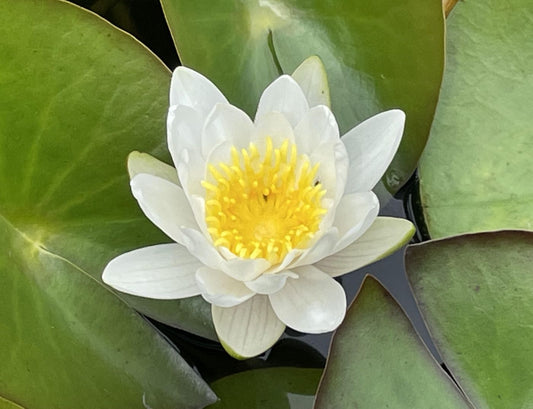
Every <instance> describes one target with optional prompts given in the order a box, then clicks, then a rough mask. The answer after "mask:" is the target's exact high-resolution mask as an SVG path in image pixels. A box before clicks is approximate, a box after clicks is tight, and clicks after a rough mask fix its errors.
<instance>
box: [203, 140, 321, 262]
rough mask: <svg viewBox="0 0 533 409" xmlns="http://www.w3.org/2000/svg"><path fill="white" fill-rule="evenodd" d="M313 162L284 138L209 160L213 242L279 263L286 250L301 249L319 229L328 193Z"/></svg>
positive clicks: (208, 195)
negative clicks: (214, 162) (224, 158)
mask: <svg viewBox="0 0 533 409" xmlns="http://www.w3.org/2000/svg"><path fill="white" fill-rule="evenodd" d="M318 167H319V163H317V164H315V165H313V166H312V164H311V162H310V161H309V158H308V157H307V156H306V155H298V151H297V148H296V145H295V144H293V143H290V141H289V140H288V139H286V140H284V141H283V143H282V144H281V146H279V147H276V148H274V147H273V144H272V139H271V138H270V137H268V138H266V140H265V149H264V155H261V154H260V153H259V151H258V149H257V147H256V145H254V144H253V143H250V145H249V147H248V149H242V150H241V151H240V152H239V151H238V150H237V149H236V148H235V147H233V148H232V150H231V161H230V162H229V163H219V164H218V166H214V165H212V164H210V165H209V172H210V174H211V176H212V178H209V181H202V186H203V187H204V188H205V190H206V218H205V220H206V223H207V230H208V232H209V234H210V235H211V237H212V239H213V241H214V244H215V246H224V247H227V248H228V249H229V250H230V251H231V252H232V253H233V254H235V255H236V256H239V257H242V258H251V259H255V258H265V259H267V260H268V261H269V262H270V263H271V264H277V263H280V262H281V261H282V260H283V258H284V257H285V256H286V255H287V253H288V252H289V251H291V250H292V249H295V248H305V246H306V245H307V244H308V243H309V241H310V240H311V239H312V238H313V236H314V235H315V233H316V232H317V231H318V228H319V225H320V221H321V220H322V216H323V215H324V214H325V213H326V209H325V208H323V207H322V206H321V199H322V197H323V196H324V194H325V193H326V190H325V189H323V188H322V184H321V183H320V182H319V181H318V180H315V177H316V173H317V171H318Z"/></svg>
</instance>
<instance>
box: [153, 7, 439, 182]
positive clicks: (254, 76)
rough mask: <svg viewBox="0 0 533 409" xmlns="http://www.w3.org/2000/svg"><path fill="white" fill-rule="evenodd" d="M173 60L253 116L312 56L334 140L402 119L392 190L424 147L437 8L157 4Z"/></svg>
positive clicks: (433, 90) (435, 66)
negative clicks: (395, 114)
mask: <svg viewBox="0 0 533 409" xmlns="http://www.w3.org/2000/svg"><path fill="white" fill-rule="evenodd" d="M161 3H162V5H163V9H164V12H165V15H166V18H167V21H168V23H169V26H170V29H171V32H172V34H173V37H174V40H175V43H176V47H177V49H178V53H179V55H180V58H181V61H182V62H183V63H184V64H185V65H187V66H190V67H191V68H194V69H196V70H198V71H200V72H202V73H203V74H205V75H207V76H208V77H209V78H211V79H212V80H213V81H214V82H215V84H217V86H219V87H220V89H221V90H222V91H223V92H224V94H225V95H226V96H228V98H229V100H230V101H232V103H234V104H235V105H237V106H239V107H241V108H243V109H244V110H245V111H246V112H248V114H250V115H252V116H253V115H255V110H256V107H257V102H258V100H259V96H260V94H261V92H262V90H263V89H264V88H265V87H266V86H267V85H268V84H269V83H270V82H271V81H272V80H273V79H274V78H275V77H276V76H277V75H279V72H280V70H281V71H283V72H285V73H292V72H293V70H294V69H295V68H296V67H297V66H298V65H299V64H300V63H301V62H302V61H303V60H305V59H306V58H307V57H309V56H311V55H318V56H319V57H320V58H321V59H322V61H323V62H324V64H325V66H326V71H327V74H328V78H329V80H330V89H331V102H332V109H333V112H334V113H335V115H336V117H337V120H338V121H339V125H340V128H341V131H342V132H343V133H344V132H346V131H348V130H349V129H350V128H352V127H353V126H355V125H356V124H357V123H359V122H360V121H362V120H363V119H366V118H368V117H370V116H371V115H373V114H376V113H377V112H380V111H383V110H386V109H389V108H402V109H403V110H404V111H406V113H407V124H406V131H405V136H404V140H403V141H402V144H401V146H400V150H399V153H398V154H397V155H396V157H395V159H394V161H393V163H392V164H391V166H390V167H389V170H388V172H387V173H386V175H385V177H384V179H383V180H384V182H385V184H386V185H387V187H388V188H389V189H390V190H392V191H396V190H398V189H399V188H400V187H401V186H402V184H403V183H404V182H405V181H406V180H407V178H408V177H409V176H410V175H411V173H412V172H413V170H414V169H415V166H416V164H417V161H418V158H419V156H420V154H421V153H422V150H423V148H424V145H425V143H426V139H427V136H428V134H429V129H430V126H431V121H432V119H433V114H434V111H435V106H436V103H437V98H438V93H439V86H440V83H441V79H442V70H443V62H444V21H443V20H444V18H443V12H442V5H441V3H440V2H438V1H433V2H427V1H421V0H406V1H402V2H398V1H394V0H378V1H371V2H369V1H357V2H353V1H351V2H346V1H343V0H327V1H323V0H313V1H308V0H292V1H287V0H276V1H259V2H257V1H240V0H225V1H218V2H213V1H210V0H199V1H194V2H191V1H188V0H161Z"/></svg>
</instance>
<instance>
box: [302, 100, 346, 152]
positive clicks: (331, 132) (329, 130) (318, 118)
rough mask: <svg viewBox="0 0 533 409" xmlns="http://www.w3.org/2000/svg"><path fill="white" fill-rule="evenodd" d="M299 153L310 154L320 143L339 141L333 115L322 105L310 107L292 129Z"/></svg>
mask: <svg viewBox="0 0 533 409" xmlns="http://www.w3.org/2000/svg"><path fill="white" fill-rule="evenodd" d="M294 138H295V140H296V144H297V145H298V150H299V151H300V153H306V154H308V155H310V154H311V153H313V152H314V151H315V150H317V149H318V147H319V146H320V145H322V144H331V145H333V144H335V143H337V142H339V127H338V125H337V121H336V119H335V116H334V115H333V113H332V112H331V111H330V109H329V108H328V107H326V106H324V105H319V106H316V107H314V108H311V109H310V110H309V111H308V112H306V113H305V114H304V116H303V118H302V120H301V121H300V122H299V123H298V125H297V126H296V128H295V129H294Z"/></svg>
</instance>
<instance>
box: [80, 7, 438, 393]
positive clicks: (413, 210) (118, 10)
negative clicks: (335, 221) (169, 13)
mask: <svg viewBox="0 0 533 409" xmlns="http://www.w3.org/2000/svg"><path fill="white" fill-rule="evenodd" d="M73 2H74V3H77V4H79V5H81V6H83V7H86V8H89V9H92V10H93V11H94V12H96V13H98V14H100V15H102V16H103V17H104V18H105V19H107V20H109V21H111V22H112V23H113V24H115V25H117V26H119V27H120V28H122V29H124V30H125V31H128V32H130V33H131V34H132V35H134V36H135V37H136V38H138V39H139V40H140V41H141V42H143V43H144V44H145V45H146V46H148V47H149V48H150V49H151V50H152V51H153V52H154V53H155V54H156V55H158V56H159V57H160V58H161V59H162V60H163V62H164V63H165V64H166V65H167V66H168V67H169V68H170V69H173V68H175V67H176V66H177V65H178V64H179V59H178V56H177V54H176V51H175V48H174V45H173V42H172V38H171V36H170V32H169V30H168V27H167V25H166V22H165V19H164V16H163V13H162V10H161V6H160V3H159V0H74V1H73ZM378 190H379V191H380V192H381V193H379V192H378V195H379V196H380V200H381V203H382V205H383V206H382V209H381V211H380V215H382V216H393V217H402V218H408V219H410V220H411V221H412V222H414V223H415V225H416V226H417V233H416V235H415V237H414V239H413V241H414V242H419V241H423V240H426V239H428V234H427V230H426V228H425V226H424V223H423V220H422V213H421V209H420V203H419V200H418V184H417V179H416V175H415V176H413V178H411V180H410V181H409V182H408V183H407V184H406V186H405V187H404V188H403V189H402V190H401V191H400V192H399V193H398V194H397V195H396V196H395V197H390V195H389V197H387V193H386V192H385V191H384V189H383V188H380V189H378ZM403 263H404V261H403V249H402V250H401V251H398V252H396V253H395V254H393V255H391V256H389V257H387V258H386V259H384V260H381V261H379V262H377V263H374V264H372V265H371V266H368V267H364V268H362V269H360V270H357V271H355V272H352V273H350V274H346V275H344V276H342V277H339V282H341V284H342V286H343V287H344V289H345V291H346V295H347V299H348V303H350V302H351V301H352V300H353V298H354V297H355V295H356V293H357V291H358V289H359V287H360V285H361V283H362V280H363V279H364V277H365V275H366V274H372V275H373V276H375V277H376V278H378V279H379V281H380V282H381V283H382V284H383V285H384V286H385V287H386V288H387V289H388V291H389V292H390V293H391V294H392V295H393V296H394V297H395V298H396V300H397V301H398V302H399V303H400V305H401V306H402V308H403V309H404V311H405V312H406V313H407V315H408V316H409V318H410V319H411V322H412V323H413V325H414V327H415V328H416V330H417V331H418V333H419V334H420V336H421V337H422V339H423V340H424V341H425V342H426V344H427V345H428V347H429V349H430V351H431V352H432V353H433V354H434V355H435V356H437V352H436V350H435V348H434V346H433V344H432V343H431V341H430V338H429V335H428V332H427V329H426V327H425V325H424V323H423V320H422V318H421V316H420V313H419V311H418V308H417V306H416V302H415V300H414V298H413V295H412V293H411V290H410V287H409V284H408V282H407V279H406V276H405V269H404V264H403ZM154 325H156V326H157V327H158V328H159V329H160V330H161V332H162V333H163V334H165V335H166V336H167V337H168V339H169V340H170V341H171V342H173V343H174V344H175V345H176V347H177V348H178V349H179V350H180V352H181V354H182V356H183V357H184V358H185V359H186V360H187V361H188V362H189V363H190V364H191V366H193V367H195V368H196V369H197V370H198V371H199V372H200V374H201V375H202V376H203V377H204V379H206V381H208V382H212V381H214V380H216V379H219V378H221V377H223V376H226V375H230V374H233V373H237V372H241V371H244V370H247V369H253V368H264V367H275V366H294V367H307V368H313V367H316V368H321V367H323V366H324V364H325V357H326V356H327V353H328V348H329V344H330V341H331V336H332V334H331V333H327V334H321V335H306V334H300V333H298V332H296V331H292V330H290V329H289V330H287V331H286V332H285V334H284V336H283V338H282V340H281V341H279V342H278V343H277V344H276V345H275V346H274V347H273V348H272V349H271V350H270V351H267V352H266V353H265V354H263V355H262V356H260V357H257V358H253V359H249V360H246V361H237V360H235V359H233V358H231V357H230V356H228V355H227V353H226V352H225V351H224V350H223V349H222V347H221V346H220V345H219V344H218V343H215V342H212V341H209V340H205V339H202V338H200V337H197V336H194V335H191V334H188V333H186V332H184V331H180V330H177V329H174V328H171V327H167V326H165V325H163V324H159V323H154Z"/></svg>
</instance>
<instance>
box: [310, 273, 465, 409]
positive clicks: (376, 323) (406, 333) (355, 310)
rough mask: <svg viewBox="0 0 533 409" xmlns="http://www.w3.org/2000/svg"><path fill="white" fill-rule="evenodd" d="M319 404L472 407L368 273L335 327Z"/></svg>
mask: <svg viewBox="0 0 533 409" xmlns="http://www.w3.org/2000/svg"><path fill="white" fill-rule="evenodd" d="M315 408H316V409H326V408H328V409H329V408H331V409H333V408H335V409H337V408H357V409H367V408H368V409H375V408H394V409H427V408H434V409H436V408H442V409H444V408H446V409H448V408H449V409H451V408H454V409H458V408H461V409H468V408H471V406H470V404H469V403H468V402H467V401H466V399H465V398H464V396H463V395H462V394H461V392H460V391H459V390H458V389H457V387H456V386H455V384H454V383H453V381H452V380H451V379H450V378H449V377H448V375H447V374H446V373H445V372H444V371H443V370H442V368H441V367H440V366H439V364H438V363H437V361H435V359H434V358H433V356H432V355H431V354H430V352H429V351H428V350H427V348H426V347H425V345H424V344H423V342H422V340H421V339H420V338H419V337H418V335H417V334H416V332H415V330H414V328H413V326H412V325H411V323H410V322H409V320H408V319H407V317H406V316H405V314H404V313H403V311H402V310H401V309H400V307H399V305H398V304H397V303H396V301H394V299H393V298H392V297H391V296H390V294H389V293H387V291H386V290H385V289H384V288H383V287H382V286H381V285H380V284H379V283H378V282H377V281H376V280H375V279H373V278H371V277H366V279H365V281H364V283H363V286H362V289H361V290H360V293H359V295H358V296H357V298H356V299H355V301H354V302H353V304H352V305H351V306H350V309H349V311H348V313H347V316H346V318H345V320H344V322H343V323H342V324H341V326H340V327H339V328H338V329H337V331H336V332H335V335H334V338H333V341H332V345H331V349H330V354H329V357H328V362H327V364H326V370H325V372H324V377H323V379H322V382H321V384H320V387H319V389H318V393H317V399H316V404H315Z"/></svg>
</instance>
